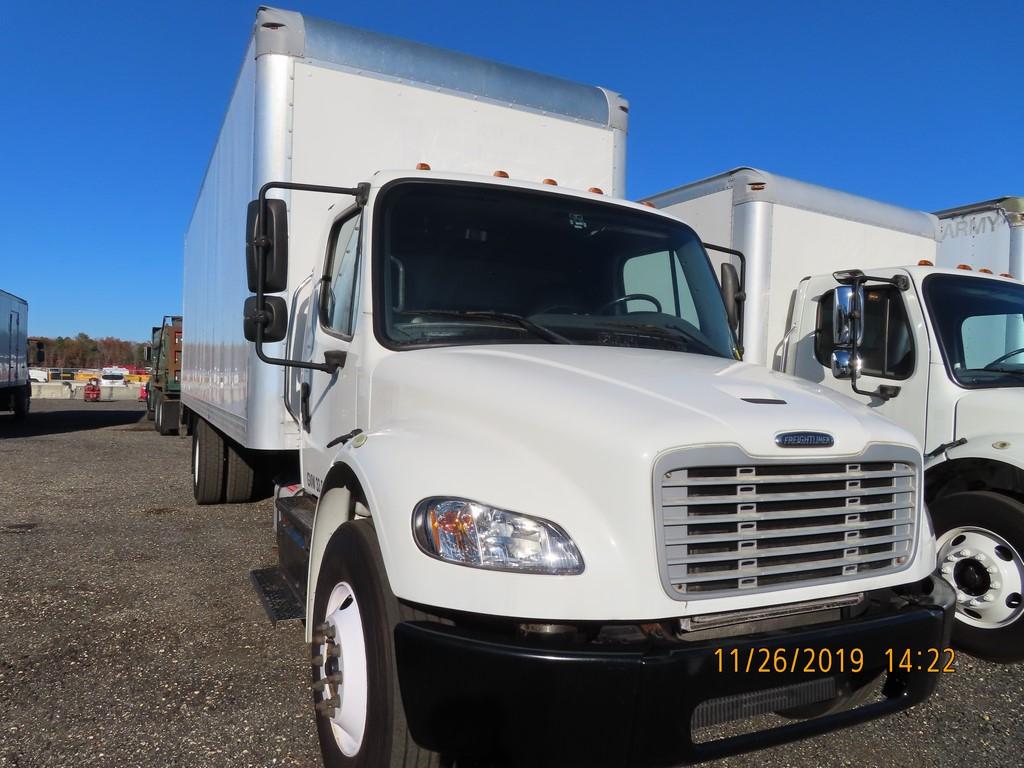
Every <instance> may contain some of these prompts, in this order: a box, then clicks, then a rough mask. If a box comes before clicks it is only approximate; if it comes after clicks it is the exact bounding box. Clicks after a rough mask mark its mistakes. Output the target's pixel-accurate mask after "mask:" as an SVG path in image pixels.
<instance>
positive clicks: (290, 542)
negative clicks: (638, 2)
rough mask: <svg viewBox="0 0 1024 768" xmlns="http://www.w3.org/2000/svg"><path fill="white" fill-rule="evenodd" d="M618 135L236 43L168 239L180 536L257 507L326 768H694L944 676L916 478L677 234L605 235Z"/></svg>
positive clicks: (944, 589) (578, 96)
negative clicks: (198, 510) (201, 519)
mask: <svg viewBox="0 0 1024 768" xmlns="http://www.w3.org/2000/svg"><path fill="white" fill-rule="evenodd" d="M626 117H627V113H626V104H625V102H624V101H623V100H622V99H621V98H620V97H619V96H617V95H615V94H614V93H611V92H609V91H606V90H603V89H600V88H595V87H590V86H584V85H580V84H576V83H569V82H565V81H562V80H558V79H555V78H551V77H546V76H543V75H539V74H535V73H532V72H527V71H523V70H520V69H516V68H512V67H508V66H503V65H499V64H494V63H491V62H486V61H481V60H478V59H474V58H471V57H468V56H463V55H460V54H456V53H451V52H447V51H441V50H436V49H433V48H430V47H427V46H423V45H418V44H415V43H410V42H406V41H402V40H397V39H394V38H390V37H385V36H382V35H377V34H372V33H369V32H363V31H359V30H354V29H351V28H348V27H344V26H341V25H338V24H333V23H330V22H326V21H321V20H317V19H312V18H308V17H303V16H301V15H299V14H296V13H291V12H285V11H278V10H272V9H261V10H260V11H259V13H258V15H257V20H256V25H255V31H254V36H253V39H252V41H251V43H250V46H249V49H248V51H247V53H246V56H245V61H244V63H243V66H242V71H241V75H240V76H239V78H238V82H237V85H236V87H235V91H234V94H233V96H232V99H231V103H230V106H229V109H228V113H227V117H226V118H225V120H224V123H223V127H222V129H221V132H220V136H219V138H218V140H217V145H216V148H215V150H214V153H213V157H212V159H211V162H210V166H209V170H208V171H207V174H206V177H205V180H204V182H203V185H202V188H201V191H200V194H199V200H198V203H197V205H196V208H195V213H194V215H193V218H192V222H191V225H190V227H189V230H188V234H187V237H186V255H185V259H186V264H185V270H186V277H185V296H184V313H183V314H184V338H185V349H184V372H183V387H182V398H181V402H182V405H183V413H184V418H185V421H186V425H187V426H188V427H189V429H190V430H191V432H192V437H193V460H192V473H193V482H194V488H195V493H196V498H197V501H199V502H200V503H210V502H218V501H220V500H222V499H225V498H227V499H233V498H235V499H237V498H249V495H248V491H249V490H251V489H252V487H253V483H252V481H251V477H252V476H256V477H259V476H260V475H261V473H273V474H275V479H276V481H277V484H278V486H279V490H278V493H277V496H276V499H275V515H276V521H275V522H276V531H277V543H278V548H279V557H280V561H281V570H282V572H283V574H284V578H285V579H286V581H287V583H288V584H290V585H291V586H292V587H293V588H294V590H295V591H296V592H297V593H299V594H300V595H301V615H302V616H303V617H304V618H305V619H306V633H307V639H308V640H309V642H310V649H311V654H312V662H311V663H312V687H313V702H314V712H315V718H316V726H317V732H318V736H319V741H320V746H321V749H322V751H323V756H324V762H325V764H327V765H331V766H335V765H367V766H370V765H373V766H376V765H391V766H398V765H406V766H412V765H436V764H438V762H439V761H442V760H443V761H449V760H451V759H457V760H461V759H466V760H468V761H472V760H480V761H483V762H496V763H501V764H510V765H530V766H542V765H558V766H564V765H589V766H596V765H616V766H618V765H624V764H627V763H628V764H630V765H669V764H678V763H681V762H687V761H693V760H701V759H707V758H711V757H716V756H720V755H724V754H729V753H733V752H738V751H742V750H748V749H753V748H757V747H760V746H766V745H769V744H776V743H780V742H783V741H786V740H791V739H795V738H800V737H803V736H807V735H810V734H813V733H820V732H823V731H827V730H829V729H832V728H836V727H840V726H844V725H849V724H852V723H855V722H860V721H863V720H866V719H869V718H872V717H878V716H881V715H885V714H887V713H891V712H894V711H897V710H900V709H903V708H905V707H907V706H911V705H913V704H915V703H917V702H920V701H921V700H923V699H924V698H925V697H927V696H928V695H929V694H930V692H931V691H932V690H933V688H934V686H935V679H936V675H934V674H930V673H929V671H928V670H927V664H924V665H922V664H921V663H920V660H923V659H925V654H935V655H936V659H938V661H937V663H938V664H939V667H940V668H941V667H942V666H943V665H945V664H948V658H947V657H946V656H945V653H946V652H945V650H944V649H945V645H946V643H947V641H948V633H949V631H950V629H951V626H952V614H953V591H952V589H951V588H950V587H949V586H948V585H947V584H946V583H945V582H944V581H943V580H941V579H939V578H936V577H934V576H932V572H933V570H934V564H935V552H934V539H933V535H932V531H931V528H930V526H929V522H928V518H927V516H926V515H925V513H924V507H923V499H922V493H921V488H922V485H921V484H922V482H923V480H922V474H921V473H922V463H923V461H922V456H921V451H920V446H919V443H918V442H917V440H916V439H915V438H914V437H913V436H912V435H911V434H910V433H909V432H908V431H907V430H905V429H903V428H900V427H898V426H896V425H895V424H893V423H891V422H889V421H887V420H886V419H883V418H881V417H879V416H877V415H875V414H872V413H871V412H870V411H869V410H868V409H866V408H863V407H862V406H859V405H857V404H855V403H853V402H852V401H850V400H848V399H846V398H843V397H840V396H838V395H836V394H835V393H833V392H832V391H831V390H830V389H828V388H827V387H822V386H819V385H814V384H810V383H807V382H803V381H798V380H796V379H793V378H791V377H788V376H784V375H780V374H776V373H773V372H771V371H768V370H765V369H764V368H763V367H762V366H757V365H749V364H744V363H741V362H739V361H738V360H737V354H738V350H737V347H736V343H735V338H734V337H733V334H732V331H731V330H730V328H729V321H728V318H727V309H726V306H725V304H724V302H723V301H722V297H721V293H720V291H719V286H718V283H717V281H716V279H715V275H714V272H713V270H712V268H711V265H710V262H709V261H708V258H707V255H706V252H705V250H704V249H703V248H702V247H701V244H700V240H699V238H698V237H697V235H696V234H695V233H694V232H693V230H692V229H690V228H689V227H687V226H685V225H683V224H681V223H679V222H678V221H677V220H676V219H675V218H673V217H671V216H668V215H666V214H664V213H661V212H658V211H654V210H651V209H650V208H648V207H644V206H641V205H638V204H635V203H630V202H627V201H624V200H621V199H616V196H618V195H621V194H622V193H623V183H622V182H623V160H624V146H625V137H626ZM545 180H547V182H549V183H545ZM555 180H557V185H556V184H555V183H551V182H554V181H555ZM334 185H342V186H334ZM602 189H603V190H604V191H605V192H607V193H611V194H602V193H601V190H602ZM250 201H251V202H250ZM666 281H668V282H670V283H671V284H672V286H673V290H672V292H671V293H668V294H666V293H665V292H664V290H663V288H664V285H665V283H666ZM250 294H252V295H250ZM243 305H244V306H245V310H244V323H243V309H242V308H243ZM243 333H244V335H243ZM260 456H263V457H264V458H265V457H266V456H271V457H272V459H271V460H269V461H266V460H264V461H259V460H258V457H260ZM289 472H291V473H292V474H291V475H289ZM239 478H241V479H239ZM289 483H290V485H289ZM905 656H906V657H907V658H909V657H913V658H914V659H915V662H914V664H902V663H901V662H902V661H903V659H904V657H905ZM939 657H941V658H939ZM766 659H767V661H766ZM755 669H757V670H771V672H770V674H758V673H755V672H754V671H753V670H755ZM778 713H782V715H785V716H787V717H788V718H791V719H782V715H780V714H778ZM760 715H764V716H765V718H768V720H769V722H770V725H769V726H765V725H764V721H762V720H760V719H758V717H757V716H760ZM751 718H754V719H752V720H751ZM733 721H737V722H736V723H733ZM726 723H730V724H732V725H735V726H736V727H737V728H739V732H736V731H733V730H727V729H724V728H722V727H721V726H723V724H726ZM765 728H767V730H765ZM752 730H753V732H751V731H752Z"/></svg>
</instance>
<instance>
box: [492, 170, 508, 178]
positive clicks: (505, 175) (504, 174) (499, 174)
mask: <svg viewBox="0 0 1024 768" xmlns="http://www.w3.org/2000/svg"><path fill="white" fill-rule="evenodd" d="M494 175H495V176H497V177H498V178H499V179H507V178H508V171H495V172H494Z"/></svg>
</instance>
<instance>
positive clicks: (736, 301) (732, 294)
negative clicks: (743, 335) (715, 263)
mask: <svg viewBox="0 0 1024 768" xmlns="http://www.w3.org/2000/svg"><path fill="white" fill-rule="evenodd" d="M721 282H722V301H724V302H725V314H726V316H727V317H728V318H729V325H730V326H731V327H732V329H733V330H734V331H736V332H737V333H739V325H740V304H742V303H743V300H744V299H745V298H746V296H745V295H744V293H743V290H742V286H741V285H740V276H739V273H737V272H736V267H734V266H733V265H732V264H730V263H729V262H727V261H726V262H724V263H723V264H722V280H721Z"/></svg>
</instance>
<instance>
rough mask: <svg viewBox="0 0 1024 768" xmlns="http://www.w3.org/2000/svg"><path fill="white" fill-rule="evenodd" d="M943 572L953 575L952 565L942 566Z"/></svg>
mask: <svg viewBox="0 0 1024 768" xmlns="http://www.w3.org/2000/svg"><path fill="white" fill-rule="evenodd" d="M942 572H943V573H952V572H953V566H951V565H944V566H942Z"/></svg>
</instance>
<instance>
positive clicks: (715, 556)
mask: <svg viewBox="0 0 1024 768" xmlns="http://www.w3.org/2000/svg"><path fill="white" fill-rule="evenodd" d="M907 540H908V537H907V536H906V535H904V534H896V535H891V536H878V537H872V538H871V540H870V543H871V546H876V547H877V546H882V545H884V544H895V543H898V542H901V541H907ZM862 541H863V540H862ZM766 543H767V544H770V542H758V546H755V547H750V548H749V549H744V550H743V556H744V558H746V557H748V556H749V555H750V554H752V553H753V554H756V555H758V556H760V557H763V558H776V557H787V556H790V555H794V556H799V555H807V547H806V546H805V545H797V546H791V547H772V546H762V545H763V544H766ZM866 545H867V544H866V542H864V546H866ZM677 548H678V549H682V550H683V553H682V554H680V555H674V553H673V550H675V549H677ZM849 548H850V543H849V542H848V541H847V540H846V539H845V538H837V539H836V540H835V541H832V542H824V543H820V544H817V545H815V549H816V550H823V551H825V550H827V551H832V552H834V551H836V550H840V549H849ZM694 549H696V548H694ZM685 550H686V547H683V546H680V547H669V548H668V551H667V554H668V559H667V562H668V565H669V567H670V568H671V567H672V566H673V565H700V564H703V563H719V562H729V561H733V560H736V558H737V550H736V549H735V548H730V549H729V551H727V552H719V553H707V554H700V553H699V552H698V553H697V554H693V553H690V554H686V552H685ZM807 556H808V557H810V556H813V554H812V555H807Z"/></svg>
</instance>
